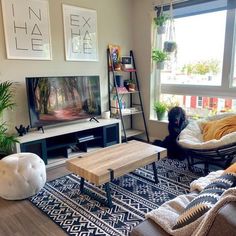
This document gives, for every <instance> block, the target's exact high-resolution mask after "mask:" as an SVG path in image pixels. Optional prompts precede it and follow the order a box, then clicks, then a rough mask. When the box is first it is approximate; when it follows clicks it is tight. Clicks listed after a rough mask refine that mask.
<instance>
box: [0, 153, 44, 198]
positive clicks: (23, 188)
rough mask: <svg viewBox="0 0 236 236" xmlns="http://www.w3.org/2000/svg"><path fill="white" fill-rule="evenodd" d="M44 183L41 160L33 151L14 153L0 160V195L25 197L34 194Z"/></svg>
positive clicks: (4, 196)
mask: <svg viewBox="0 0 236 236" xmlns="http://www.w3.org/2000/svg"><path fill="white" fill-rule="evenodd" d="M45 183H46V168H45V164H44V162H43V160H42V159H41V158H40V157H39V156H38V155H36V154H34V153H29V152H25V153H16V154H12V155H9V156H6V157H4V158H3V159H2V160H0V197H2V198H5V199H8V200H19V199H25V198H28V197H30V196H33V195H34V194H36V193H37V192H38V191H39V190H40V189H41V188H42V187H43V186H44V184H45Z"/></svg>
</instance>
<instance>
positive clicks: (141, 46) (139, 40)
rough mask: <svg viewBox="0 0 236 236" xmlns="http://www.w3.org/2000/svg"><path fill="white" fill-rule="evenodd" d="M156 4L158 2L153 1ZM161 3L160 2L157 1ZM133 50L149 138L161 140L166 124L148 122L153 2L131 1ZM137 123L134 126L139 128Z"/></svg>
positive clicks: (165, 132) (165, 131)
mask: <svg viewBox="0 0 236 236" xmlns="http://www.w3.org/2000/svg"><path fill="white" fill-rule="evenodd" d="M155 2H156V3H158V1H155ZM159 2H161V1H159ZM162 2H164V1H162ZM133 3H134V4H133V22H134V24H133V39H134V41H133V48H134V51H135V54H136V64H137V68H138V74H139V78H140V79H139V81H140V87H141V92H142V98H143V104H144V109H145V115H146V118H147V121H148V122H147V125H148V131H149V136H150V137H154V138H159V139H162V138H164V137H165V136H166V135H167V134H168V131H167V123H163V122H158V121H153V120H149V113H150V109H152V108H150V91H151V89H153V88H151V84H150V81H151V47H152V45H151V22H152V18H153V17H152V14H153V3H154V1H153V0H145V1H144V0H134V1H133ZM140 125H141V121H140V120H139V121H137V123H136V126H137V127H138V126H140Z"/></svg>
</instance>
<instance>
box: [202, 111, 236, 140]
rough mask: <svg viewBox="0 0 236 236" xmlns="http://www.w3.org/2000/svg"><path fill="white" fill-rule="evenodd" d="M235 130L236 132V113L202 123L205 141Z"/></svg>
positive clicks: (219, 137) (218, 137)
mask: <svg viewBox="0 0 236 236" xmlns="http://www.w3.org/2000/svg"><path fill="white" fill-rule="evenodd" d="M233 132H236V115H235V116H228V117H225V118H222V119H219V120H213V121H207V122H205V123H202V135H203V140H204V141H209V140H212V139H221V138H222V137H223V136H225V135H227V134H230V133H233Z"/></svg>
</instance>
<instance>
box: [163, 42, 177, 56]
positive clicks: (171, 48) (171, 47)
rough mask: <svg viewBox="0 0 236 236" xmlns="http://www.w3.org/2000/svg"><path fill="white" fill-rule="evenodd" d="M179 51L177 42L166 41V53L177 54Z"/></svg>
mask: <svg viewBox="0 0 236 236" xmlns="http://www.w3.org/2000/svg"><path fill="white" fill-rule="evenodd" d="M176 50H177V43H176V42H175V41H165V42H164V51H165V52H169V53H172V52H175V51H176Z"/></svg>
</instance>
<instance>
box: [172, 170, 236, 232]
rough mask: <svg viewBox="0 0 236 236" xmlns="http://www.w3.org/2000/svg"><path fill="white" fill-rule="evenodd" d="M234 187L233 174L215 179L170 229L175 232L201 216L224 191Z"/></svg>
mask: <svg viewBox="0 0 236 236" xmlns="http://www.w3.org/2000/svg"><path fill="white" fill-rule="evenodd" d="M235 186H236V175H235V174H232V173H226V174H224V175H222V176H220V177H219V178H217V179H215V180H214V181H213V182H212V183H210V184H209V185H207V186H206V187H205V188H204V189H203V190H202V191H201V192H200V193H199V195H198V196H197V197H196V198H194V199H193V200H192V201H191V202H190V203H189V204H188V205H187V207H186V208H185V210H184V212H183V213H182V214H181V215H180V216H179V217H178V219H177V222H176V224H175V225H174V226H173V228H172V229H173V230H175V229H179V228H181V227H184V226H186V225H188V224H190V223H192V222H194V221H195V220H197V219H198V218H200V217H201V216H203V215H204V214H205V213H206V212H207V211H208V210H210V209H211V208H212V207H213V206H214V205H215V204H216V203H217V201H218V200H219V199H220V196H221V195H222V194H223V193H224V191H226V190H227V189H228V188H231V187H235Z"/></svg>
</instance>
